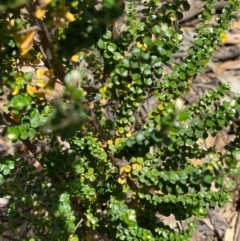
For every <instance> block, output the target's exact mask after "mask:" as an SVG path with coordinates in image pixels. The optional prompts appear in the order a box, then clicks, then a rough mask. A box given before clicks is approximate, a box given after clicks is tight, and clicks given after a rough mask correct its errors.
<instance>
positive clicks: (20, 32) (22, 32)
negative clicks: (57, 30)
mask: <svg viewBox="0 0 240 241" xmlns="http://www.w3.org/2000/svg"><path fill="white" fill-rule="evenodd" d="M34 30H36V31H39V30H40V28H39V27H38V26H36V25H35V26H32V27H30V28H26V29H22V30H19V31H17V34H24V33H28V32H30V31H34Z"/></svg>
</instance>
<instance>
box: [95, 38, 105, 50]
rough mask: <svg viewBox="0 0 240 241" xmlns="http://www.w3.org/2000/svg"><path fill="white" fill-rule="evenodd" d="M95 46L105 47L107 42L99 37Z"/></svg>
mask: <svg viewBox="0 0 240 241" xmlns="http://www.w3.org/2000/svg"><path fill="white" fill-rule="evenodd" d="M97 46H98V47H99V48H100V49H106V47H107V43H106V42H105V41H103V40H102V39H99V40H98V42H97Z"/></svg>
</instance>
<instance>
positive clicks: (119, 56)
mask: <svg viewBox="0 0 240 241" xmlns="http://www.w3.org/2000/svg"><path fill="white" fill-rule="evenodd" d="M121 58H122V55H121V54H120V53H118V52H114V53H113V59H115V60H116V61H118V60H120V59H121Z"/></svg>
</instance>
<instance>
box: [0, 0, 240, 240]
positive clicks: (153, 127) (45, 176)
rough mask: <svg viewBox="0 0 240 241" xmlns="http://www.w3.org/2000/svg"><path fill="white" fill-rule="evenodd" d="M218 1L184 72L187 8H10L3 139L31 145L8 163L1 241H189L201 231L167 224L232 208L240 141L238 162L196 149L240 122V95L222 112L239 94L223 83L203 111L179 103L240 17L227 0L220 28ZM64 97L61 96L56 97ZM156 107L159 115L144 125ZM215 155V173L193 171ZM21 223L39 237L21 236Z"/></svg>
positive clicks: (206, 11)
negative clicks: (230, 181)
mask: <svg viewBox="0 0 240 241" xmlns="http://www.w3.org/2000/svg"><path fill="white" fill-rule="evenodd" d="M215 2H216V1H214V0H208V1H205V3H204V5H203V12H202V14H200V15H199V20H200V23H199V25H198V26H197V28H196V35H195V38H194V41H193V42H192V45H191V47H190V48H189V49H188V53H189V54H188V56H187V57H185V58H183V60H182V62H181V63H180V64H178V65H177V64H174V61H173V54H174V53H176V52H178V51H180V50H181V43H182V40H183V32H182V30H181V26H180V24H179V21H180V20H181V19H182V17H183V13H182V12H183V10H184V11H188V10H189V7H190V6H189V3H188V1H186V0H176V1H172V2H167V3H164V4H163V3H161V4H160V1H155V0H150V1H148V2H146V3H144V7H143V9H141V10H140V11H137V10H136V9H137V7H136V5H137V4H138V1H135V2H133V1H114V0H105V1H103V2H102V3H98V2H97V1H76V0H71V1H64V0H61V1H56V0H52V1H51V0H48V1H47V0H43V1H39V2H38V1H35V2H33V1H31V0H27V1H26V3H25V1H20V0H15V1H11V3H4V4H3V3H1V4H0V10H1V11H2V12H1V14H2V18H1V20H0V26H1V29H2V31H1V33H0V35H1V56H0V58H1V65H0V71H1V93H2V95H3V96H5V97H7V100H6V103H5V105H4V108H3V109H2V110H1V116H2V120H1V121H2V124H3V126H4V130H3V132H2V134H3V135H5V136H6V137H7V138H8V139H10V140H11V141H12V142H13V143H16V144H17V143H23V144H24V145H25V146H26V149H25V150H23V153H19V152H16V153H14V154H13V155H7V156H4V157H2V159H1V164H0V179H1V190H0V195H1V196H4V197H6V198H8V199H9V207H8V213H7V219H8V224H7V225H2V224H0V227H1V231H2V235H3V237H5V238H8V237H9V236H10V235H9V234H8V233H7V232H6V231H7V230H10V231H13V234H11V235H13V236H14V237H15V238H21V240H93V239H94V238H96V237H97V236H98V237H99V238H102V239H105V240H107V239H108V240H189V239H190V237H191V234H192V232H193V231H194V230H195V228H196V226H195V224H194V222H192V221H187V224H188V225H187V228H186V229H184V230H181V231H179V232H177V231H176V230H173V229H171V228H170V227H169V226H168V225H165V224H164V223H163V222H161V220H160V219H159V215H164V216H168V215H170V214H173V215H174V216H175V218H176V219H177V220H187V219H188V218H190V217H191V216H192V215H194V216H196V217H198V218H202V217H204V216H205V215H206V213H207V210H206V205H207V204H208V205H209V207H210V208H214V207H215V206H216V204H218V205H219V206H223V205H224V203H225V202H226V201H229V200H230V199H231V198H230V194H229V193H228V189H227V188H226V185H225V184H226V183H225V178H224V177H225V176H226V175H228V174H229V173H231V172H234V173H237V172H238V168H237V167H238V166H237V164H238V161H239V149H238V146H239V138H240V137H239V135H237V137H236V138H235V140H234V142H232V143H230V144H229V145H227V146H226V150H227V151H226V155H222V154H221V153H219V152H217V151H216V150H215V149H214V148H209V149H207V150H204V149H203V148H201V147H200V146H199V144H198V140H199V139H201V140H204V139H206V138H207V137H208V135H209V134H211V135H213V136H214V135H216V133H217V132H219V131H221V130H222V129H223V128H224V127H226V126H229V125H230V124H231V123H232V122H233V120H234V119H235V118H237V117H238V111H239V109H240V102H239V98H240V96H239V95H236V96H234V99H233V101H232V102H230V103H229V102H226V101H221V98H222V97H224V96H225V94H226V93H227V92H228V91H229V89H230V87H229V86H228V85H221V86H219V87H218V88H217V89H216V90H211V91H209V93H208V94H207V95H204V96H202V98H201V99H200V101H199V102H198V103H196V104H192V105H188V106H184V103H183V101H182V99H181V96H182V95H183V94H184V92H186V91H188V90H189V88H190V85H191V82H192V80H193V79H194V78H195V77H196V76H197V75H198V74H199V73H200V72H201V71H203V70H204V69H205V66H206V64H207V63H208V62H209V61H210V59H211V56H212V54H213V53H214V52H215V51H216V49H217V47H218V45H219V44H221V42H222V39H224V38H225V37H226V33H225V32H226V30H227V29H228V27H229V23H230V21H231V20H232V19H234V15H233V14H234V12H235V11H236V10H238V9H239V7H240V3H239V1H237V0H235V1H234V0H231V1H229V2H228V4H227V5H226V6H225V7H224V9H223V11H222V13H221V14H219V16H218V17H217V18H216V19H215V23H214V24H210V23H208V21H209V20H210V19H211V17H212V14H213V13H214V8H213V4H214V3H215ZM124 8H125V9H127V10H126V11H124ZM22 66H32V67H33V68H34V70H35V72H34V73H32V72H30V71H28V70H27V71H23V69H22ZM165 67H171V69H172V72H171V73H167V72H166V71H165ZM56 88H61V89H62V91H61V94H60V95H59V96H57V97H56V95H55V97H52V94H51V93H54V90H56ZM150 98H152V99H154V98H155V103H156V105H155V106H153V108H152V109H150V110H147V112H148V113H147V115H146V116H144V115H143V114H142V111H141V110H142V109H143V105H144V103H146V102H147V101H148V100H149V99H150ZM215 106H217V108H215ZM59 137H61V140H62V141H64V143H65V144H66V145H67V148H63V146H62V144H61V142H60V141H59ZM41 143H44V148H46V149H48V150H47V151H44V150H39V145H40V144H41ZM204 157H208V159H209V162H208V163H203V164H202V165H199V166H197V167H194V166H193V165H192V164H191V162H190V159H192V158H198V159H201V158H204ZM33 162H34V163H38V164H40V168H39V169H37V170H36V167H35V165H33V164H32V163H33ZM224 164H227V165H228V166H227V167H226V165H224ZM212 183H214V184H215V187H216V188H217V189H218V192H214V191H211V185H212ZM19 222H25V223H27V224H28V225H29V229H30V231H29V230H26V231H24V232H21V233H17V232H14V230H15V229H16V228H17V227H18V225H19Z"/></svg>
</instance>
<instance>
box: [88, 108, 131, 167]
mask: <svg viewBox="0 0 240 241" xmlns="http://www.w3.org/2000/svg"><path fill="white" fill-rule="evenodd" d="M90 115H91V121H92V123H93V127H94V131H95V133H97V134H99V138H100V141H101V143H102V144H103V146H104V145H106V144H107V135H106V133H105V131H104V130H103V128H102V126H101V123H100V122H99V120H98V117H97V116H96V114H95V112H94V110H90ZM107 154H108V157H109V159H110V160H111V161H112V163H113V164H114V165H115V166H118V167H123V166H126V165H127V164H128V163H127V161H126V160H121V159H118V158H116V157H114V156H113V155H112V154H111V153H109V152H107Z"/></svg>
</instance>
